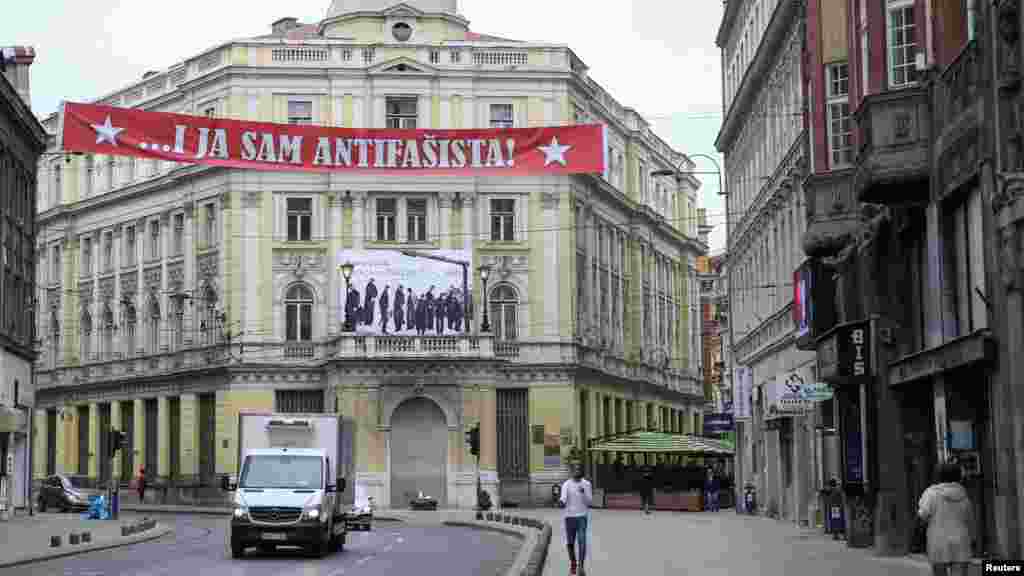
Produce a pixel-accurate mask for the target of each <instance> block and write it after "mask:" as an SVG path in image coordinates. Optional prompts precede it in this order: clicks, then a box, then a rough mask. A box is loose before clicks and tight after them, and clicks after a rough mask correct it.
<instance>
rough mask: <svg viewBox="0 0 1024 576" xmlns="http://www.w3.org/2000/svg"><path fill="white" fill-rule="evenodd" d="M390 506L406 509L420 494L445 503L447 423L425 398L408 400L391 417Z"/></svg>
mask: <svg viewBox="0 0 1024 576" xmlns="http://www.w3.org/2000/svg"><path fill="white" fill-rule="evenodd" d="M390 446H391V462H390V473H391V507H393V508H405V507H408V505H409V501H410V500H412V499H413V498H415V497H416V496H417V495H419V493H420V492H423V494H424V495H425V496H433V497H434V498H435V499H436V500H437V502H438V504H439V505H445V504H447V503H448V496H447V490H446V486H447V478H446V475H447V463H448V424H447V422H446V421H445V417H444V412H442V411H441V408H440V407H439V406H438V405H437V404H435V403H434V401H433V400H430V399H429V398H423V397H418V398H410V399H408V400H406V401H404V402H402V403H401V404H399V405H398V407H397V408H395V412H394V414H392V416H391V442H390Z"/></svg>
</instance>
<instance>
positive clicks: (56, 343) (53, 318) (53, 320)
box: [50, 309, 60, 367]
mask: <svg viewBox="0 0 1024 576" xmlns="http://www.w3.org/2000/svg"><path fill="white" fill-rule="evenodd" d="M50 345H51V346H52V347H53V365H54V366H55V367H56V366H57V361H58V360H59V359H60V320H59V319H58V318H57V310H56V309H53V310H51V311H50Z"/></svg>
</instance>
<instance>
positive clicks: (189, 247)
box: [182, 200, 202, 348]
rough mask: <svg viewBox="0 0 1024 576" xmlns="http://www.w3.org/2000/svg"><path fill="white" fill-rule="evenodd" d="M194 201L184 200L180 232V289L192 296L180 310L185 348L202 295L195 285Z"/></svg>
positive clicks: (191, 334)
mask: <svg viewBox="0 0 1024 576" xmlns="http://www.w3.org/2000/svg"><path fill="white" fill-rule="evenodd" d="M195 227H196V221H195V203H194V202H192V201H191V200H189V201H187V202H185V229H184V231H183V232H182V236H184V238H183V240H182V245H183V246H184V247H185V249H184V252H185V257H184V259H183V260H184V265H185V278H184V280H183V285H182V290H183V291H185V292H186V293H189V294H190V295H191V296H192V300H191V302H189V301H184V302H182V310H183V311H184V317H183V318H182V330H183V331H184V332H185V333H184V334H183V335H182V344H183V345H184V346H185V348H190V347H192V345H193V343H194V339H193V334H194V331H193V329H192V324H193V318H194V310H195V307H196V306H197V305H199V300H200V298H202V295H201V294H200V293H199V290H198V286H197V285H196V255H195V248H194V246H195V245H196V244H195V242H196V234H195Z"/></svg>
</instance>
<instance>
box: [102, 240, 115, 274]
mask: <svg viewBox="0 0 1024 576" xmlns="http://www.w3.org/2000/svg"><path fill="white" fill-rule="evenodd" d="M113 268H114V235H113V234H112V233H110V232H106V233H104V234H103V271H104V272H110V271H111V270H112V269H113Z"/></svg>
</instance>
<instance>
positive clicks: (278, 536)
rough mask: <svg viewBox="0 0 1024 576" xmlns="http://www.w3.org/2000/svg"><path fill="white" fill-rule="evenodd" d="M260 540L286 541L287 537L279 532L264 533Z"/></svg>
mask: <svg viewBox="0 0 1024 576" xmlns="http://www.w3.org/2000/svg"><path fill="white" fill-rule="evenodd" d="M262 538H263V539H264V540H287V539H288V535H287V534H284V533H281V532H264V533H263V536H262Z"/></svg>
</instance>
